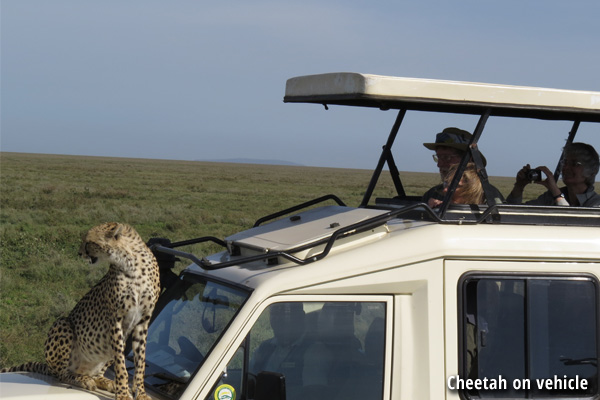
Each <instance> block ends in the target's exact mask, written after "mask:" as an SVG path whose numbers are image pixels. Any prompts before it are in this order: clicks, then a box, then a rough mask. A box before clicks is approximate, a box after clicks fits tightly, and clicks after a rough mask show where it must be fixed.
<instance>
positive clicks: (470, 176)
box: [444, 163, 485, 204]
mask: <svg viewBox="0 0 600 400" xmlns="http://www.w3.org/2000/svg"><path fill="white" fill-rule="evenodd" d="M457 168H458V164H456V165H453V166H452V167H450V170H449V171H448V175H446V178H445V179H444V186H445V187H449V186H450V183H452V179H453V178H454V175H455V174H456V170H457ZM456 195H460V197H461V199H460V201H458V202H456V201H454V197H455V196H456ZM452 202H453V203H458V204H484V203H485V194H484V192H483V186H482V185H481V180H480V179H479V175H477V169H476V168H475V164H474V163H468V164H467V168H466V169H465V172H464V173H463V175H462V177H461V179H460V183H459V186H458V187H457V188H456V190H455V191H454V194H453V195H452Z"/></svg>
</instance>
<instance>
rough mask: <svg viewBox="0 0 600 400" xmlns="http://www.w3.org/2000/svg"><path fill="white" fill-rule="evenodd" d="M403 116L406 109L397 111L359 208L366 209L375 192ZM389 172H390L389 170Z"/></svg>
mask: <svg viewBox="0 0 600 400" xmlns="http://www.w3.org/2000/svg"><path fill="white" fill-rule="evenodd" d="M405 115H406V109H401V110H400V111H398V116H397V117H396V121H395V122H394V125H393V126H392V130H391V131H390V135H389V136H388V140H387V142H386V144H385V146H383V151H382V152H381V156H379V162H378V163H377V167H375V171H373V176H372V177H371V181H370V182H369V186H368V187H367V191H366V192H365V195H364V196H363V200H362V203H360V207H366V206H367V204H369V200H370V199H371V196H372V195H373V191H374V190H375V186H376V185H377V181H378V180H379V176H380V175H381V171H382V170H383V166H384V165H385V162H386V161H387V160H389V159H390V157H391V154H392V145H393V144H394V140H395V139H396V135H397V134H398V130H399V129H400V125H402V120H403V119H404V116H405ZM392 160H393V158H392ZM394 166H395V164H394ZM390 171H392V169H391V168H390ZM397 171H398V170H397V169H396V173H397ZM392 179H394V174H393V173H392ZM396 181H398V182H400V179H399V178H397V179H394V184H396ZM400 185H401V184H400ZM396 189H398V187H396ZM402 191H404V189H402Z"/></svg>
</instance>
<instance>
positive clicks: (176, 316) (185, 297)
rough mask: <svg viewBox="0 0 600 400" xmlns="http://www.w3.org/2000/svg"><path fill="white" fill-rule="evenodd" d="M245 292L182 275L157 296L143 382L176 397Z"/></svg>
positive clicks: (241, 300)
mask: <svg viewBox="0 0 600 400" xmlns="http://www.w3.org/2000/svg"><path fill="white" fill-rule="evenodd" d="M248 295H249V293H248V292H246V291H244V290H241V289H239V288H234V287H232V286H227V285H224V284H222V283H218V282H213V281H210V280H207V279H206V278H205V277H201V276H197V275H193V274H182V276H181V278H180V280H179V281H178V282H177V283H176V284H175V285H173V286H172V287H171V288H169V289H168V290H167V291H166V292H165V293H164V294H163V295H162V296H161V298H160V299H159V302H158V304H157V305H156V310H155V318H154V320H153V321H152V323H151V324H150V327H149V329H148V339H147V349H146V364H147V368H146V379H145V380H146V384H148V385H151V386H153V387H154V388H155V389H157V390H159V391H161V392H163V393H165V394H168V395H170V396H173V397H178V396H179V394H180V393H182V392H183V390H184V389H185V387H186V386H187V383H188V382H189V381H190V379H191V377H192V376H193V375H194V373H195V372H196V371H197V370H198V369H199V368H200V366H201V365H202V362H203V361H204V359H205V358H206V356H207V355H208V354H209V353H210V351H211V350H212V348H213V347H214V345H215V344H216V343H217V341H218V340H219V338H220V337H221V335H222V334H223V332H224V331H225V330H226V329H227V327H228V326H229V324H230V323H231V321H232V320H233V318H235V316H236V314H237V312H238V311H239V310H240V308H241V306H242V304H243V303H244V301H245V300H246V299H247V298H248ZM132 357H133V353H130V354H129V357H128V358H129V359H130V360H131V359H132ZM132 371H133V370H132Z"/></svg>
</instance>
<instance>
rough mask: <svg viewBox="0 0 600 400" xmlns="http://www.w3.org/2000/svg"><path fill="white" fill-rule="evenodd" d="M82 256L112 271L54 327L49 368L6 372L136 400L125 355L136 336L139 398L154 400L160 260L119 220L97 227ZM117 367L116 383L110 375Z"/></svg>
mask: <svg viewBox="0 0 600 400" xmlns="http://www.w3.org/2000/svg"><path fill="white" fill-rule="evenodd" d="M79 255H80V256H82V257H83V258H84V259H87V260H88V261H89V262H90V263H91V264H95V263H97V262H99V261H103V260H107V261H109V262H110V267H109V269H108V272H107V273H106V275H105V276H104V277H103V278H102V279H101V280H100V281H99V282H98V283H97V284H96V285H95V286H94V287H93V288H92V289H90V291H89V292H88V293H87V294H85V295H84V296H83V298H82V299H81V300H80V301H79V302H78V303H77V305H76V306H75V308H73V310H72V311H71V312H70V313H69V315H68V316H67V317H63V318H59V319H58V320H57V321H56V322H55V323H54V325H52V327H51V328H50V332H49V333H48V338H47V340H46V344H45V358H46V363H45V364H44V363H27V364H23V365H21V366H18V367H13V368H9V369H5V370H2V371H1V372H16V371H30V372H38V373H43V374H48V375H54V376H55V377H57V378H58V379H60V380H61V381H62V382H64V383H67V384H72V385H76V386H80V387H83V388H85V389H88V390H92V391H93V390H96V389H103V390H107V391H109V392H112V393H115V399H116V400H131V399H132V397H131V392H130V390H129V386H128V375H127V370H126V369H125V354H124V350H125V342H126V340H127V338H128V337H129V336H130V335H131V336H132V348H133V353H134V364H135V374H134V377H133V385H132V388H133V394H134V396H135V398H136V399H138V400H149V399H150V397H149V396H148V395H146V392H145V390H144V369H145V355H146V336H147V333H148V325H149V323H150V318H151V316H152V311H153V310H154V305H155V304H156V301H157V299H158V296H159V293H160V283H159V269H158V264H157V262H156V259H155V258H154V255H153V254H152V252H151V251H150V249H149V248H148V247H147V246H146V244H145V243H144V241H143V240H142V239H141V237H140V236H139V235H138V233H137V232H136V231H135V229H134V228H132V227H131V226H129V225H126V224H121V223H115V222H109V223H105V224H101V225H98V226H96V227H94V228H91V229H90V230H89V231H88V232H87V233H86V234H85V235H84V237H83V242H82V243H81V247H80V248H79ZM112 364H114V365H115V368H114V369H115V380H114V381H112V380H110V379H108V378H106V377H104V373H105V372H106V370H107V368H108V367H109V366H111V365H112Z"/></svg>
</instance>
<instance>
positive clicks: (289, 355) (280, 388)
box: [209, 301, 386, 400]
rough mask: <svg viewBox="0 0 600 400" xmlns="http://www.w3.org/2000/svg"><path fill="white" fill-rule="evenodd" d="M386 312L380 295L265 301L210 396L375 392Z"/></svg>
mask: <svg viewBox="0 0 600 400" xmlns="http://www.w3.org/2000/svg"><path fill="white" fill-rule="evenodd" d="M385 318H386V303H385V302H336V301H331V302H313V301H310V302H279V303H274V304H271V305H270V306H269V307H267V308H266V309H265V311H264V312H263V313H262V314H261V316H260V317H259V319H258V320H257V322H256V323H255V325H254V327H253V328H252V330H251V332H250V334H249V335H248V337H247V338H246V340H245V341H244V344H243V345H242V346H241V347H240V349H239V350H238V352H237V353H236V355H235V357H234V358H233V359H232V360H231V361H230V362H229V364H228V366H227V370H226V371H225V373H224V375H223V377H222V378H221V380H220V381H219V383H218V384H217V385H216V386H215V388H214V390H213V391H212V392H211V395H210V397H209V398H214V395H215V393H217V392H218V391H219V390H224V388H225V390H234V391H235V393H236V398H237V399H248V400H263V399H267V398H268V399H277V398H282V397H283V396H278V393H281V392H285V398H286V399H287V400H296V399H298V400H299V399H302V400H304V399H347V400H352V399H361V400H362V399H365V398H368V399H378V398H379V399H381V398H382V394H383V372H384V359H385V357H384V355H385ZM226 385H227V386H226Z"/></svg>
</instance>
